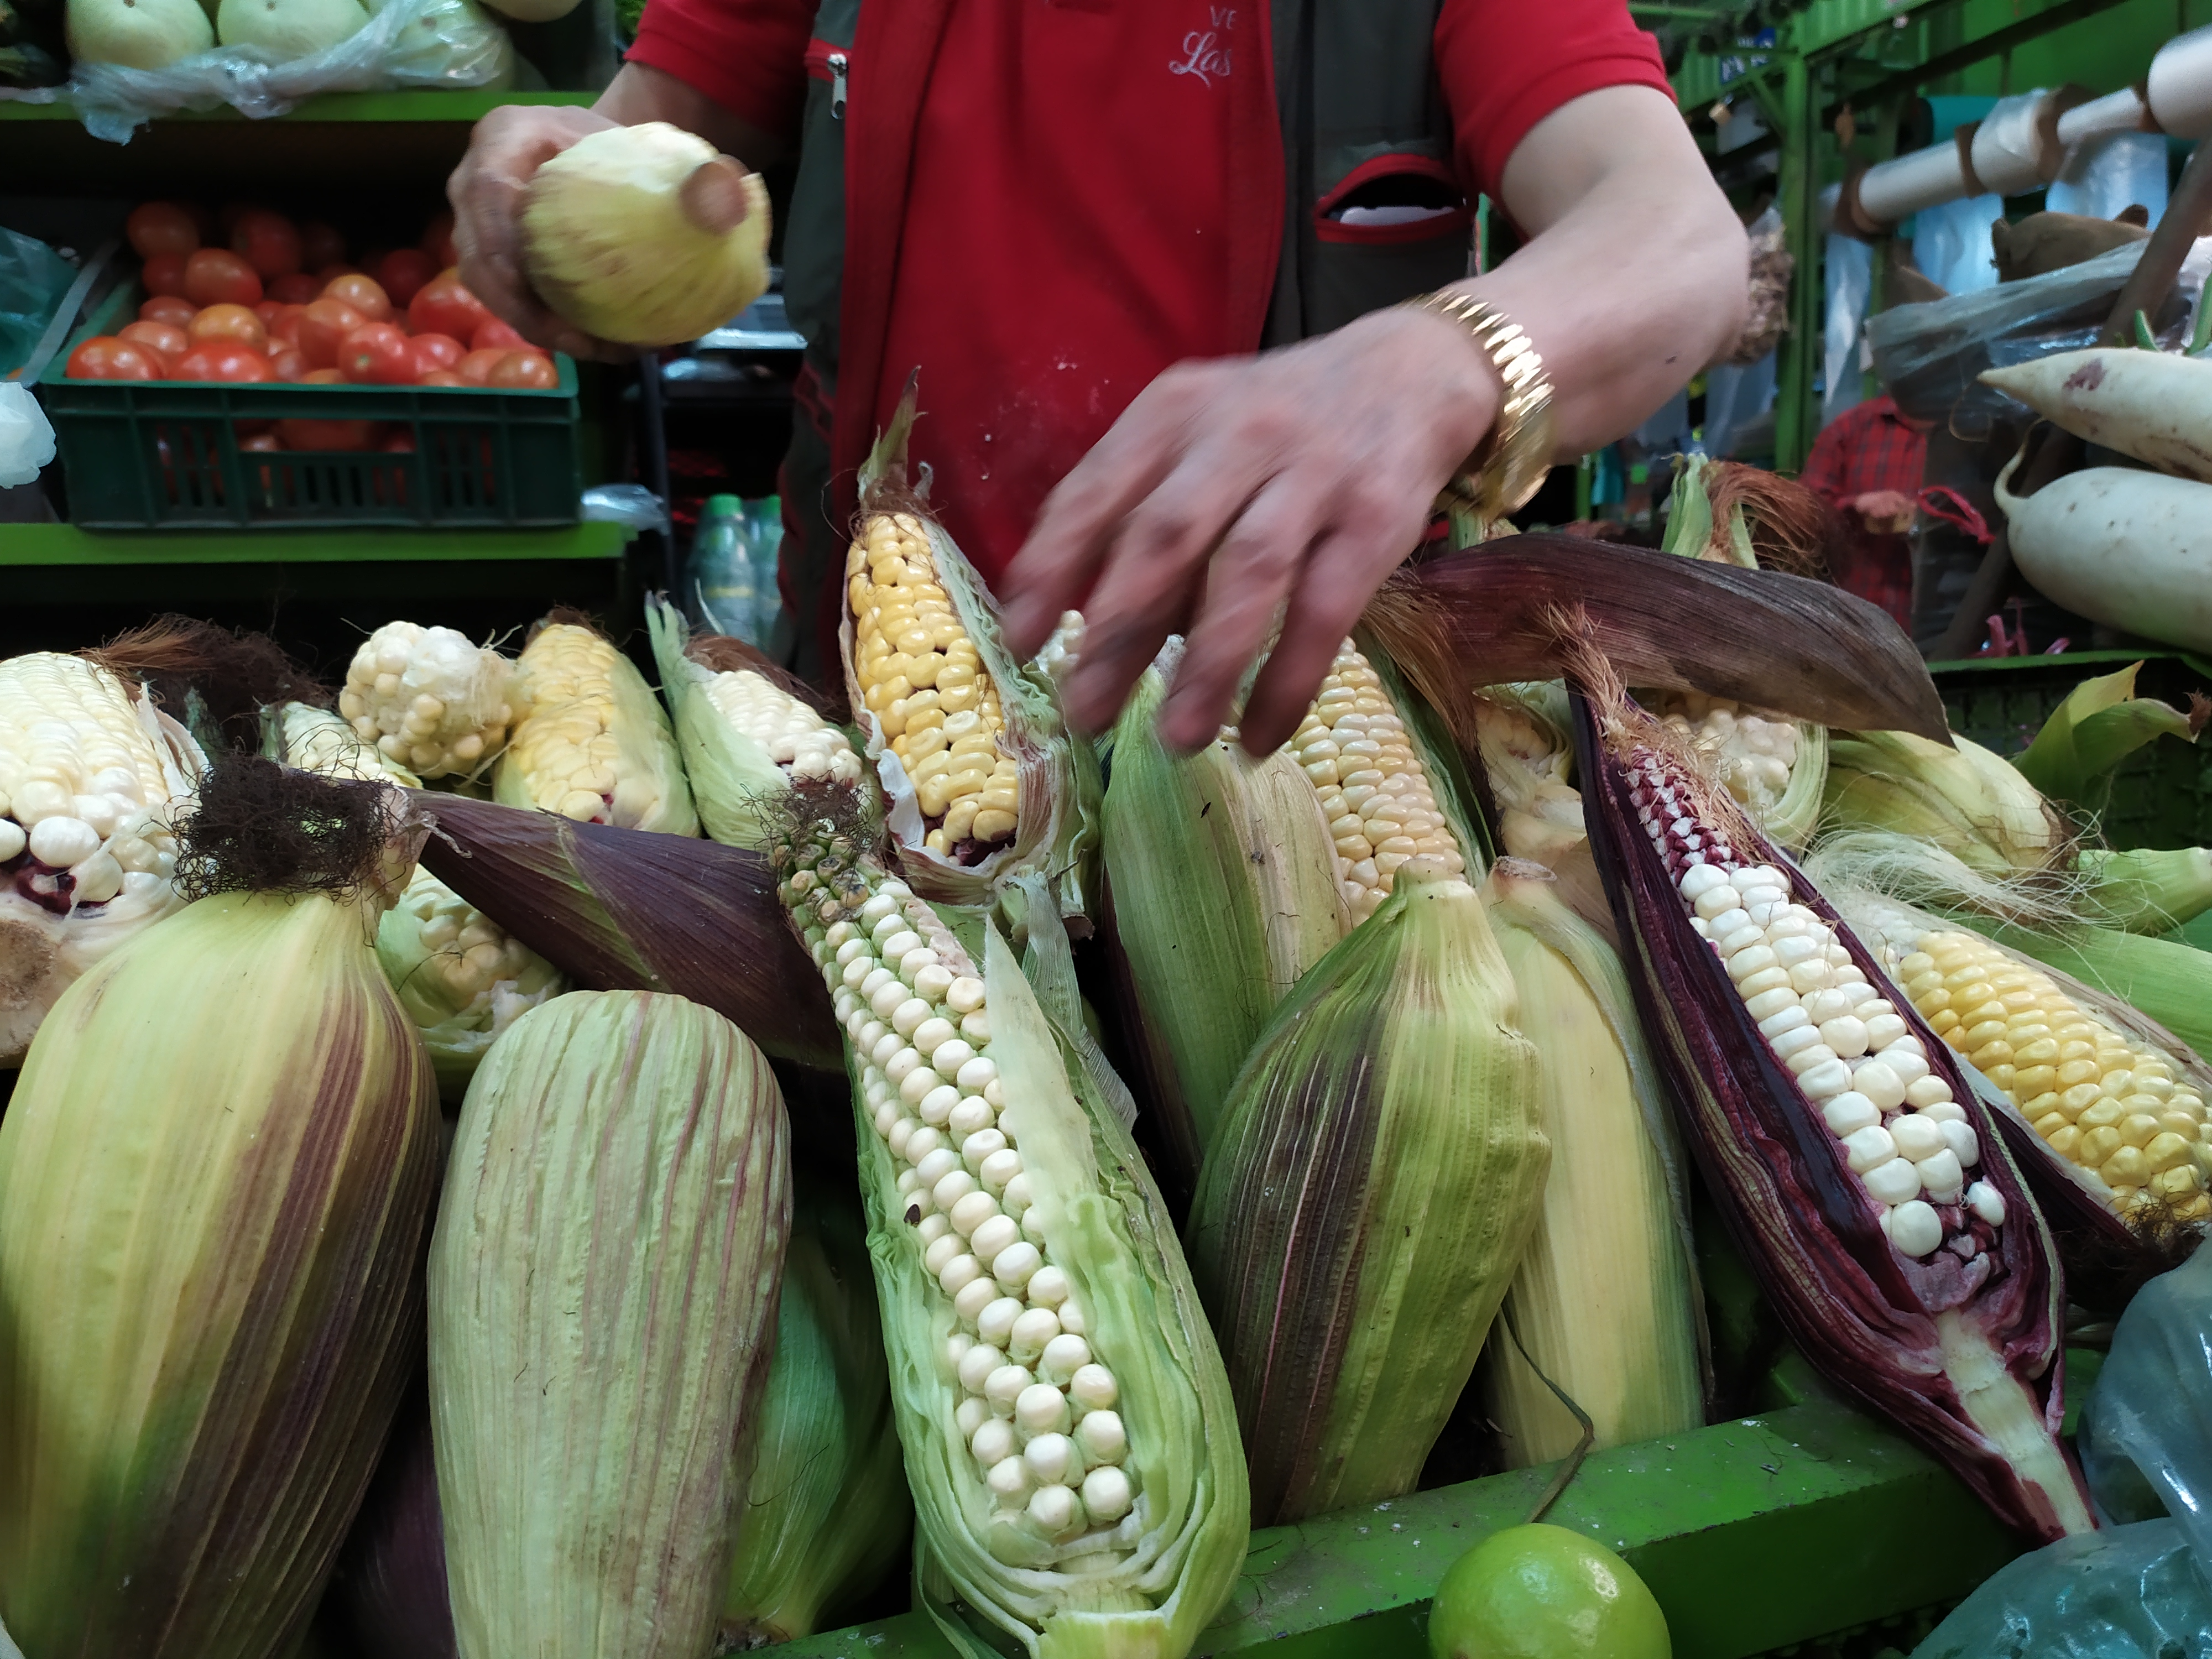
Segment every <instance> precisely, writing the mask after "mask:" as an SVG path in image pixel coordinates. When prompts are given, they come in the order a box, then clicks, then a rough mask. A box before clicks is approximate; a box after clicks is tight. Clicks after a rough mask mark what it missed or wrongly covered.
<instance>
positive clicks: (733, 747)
mask: <svg viewBox="0 0 2212 1659" xmlns="http://www.w3.org/2000/svg"><path fill="white" fill-rule="evenodd" d="M646 623H647V627H648V628H649V629H650V630H651V631H652V635H653V657H654V660H655V661H656V662H657V663H658V664H659V668H660V684H661V690H663V691H664V692H665V694H666V695H667V697H668V707H669V712H670V714H671V717H672V719H673V721H674V724H675V727H676V742H677V746H678V748H679V749H680V750H682V751H683V754H684V770H685V772H686V774H687V775H689V777H690V783H691V793H692V796H693V799H695V801H696V804H697V805H698V809H699V817H700V819H701V821H702V823H704V824H705V826H706V830H707V833H708V835H709V836H713V837H714V839H715V840H716V841H719V842H722V843H724V844H725V845H726V846H730V847H744V848H750V849H751V850H753V851H755V852H765V851H766V850H767V849H768V848H769V846H770V845H771V844H772V842H773V841H774V839H775V829H776V826H777V819H778V817H779V816H780V814H781V813H782V812H783V811H784V810H785V809H784V806H783V800H784V797H785V796H786V795H787V794H788V793H790V791H791V788H792V786H793V784H794V783H814V784H817V785H819V784H836V785H842V786H843V787H847V788H848V789H851V790H853V791H854V792H855V793H856V795H857V794H858V793H860V792H861V788H862V786H861V777H860V756H859V755H858V754H856V753H855V752H854V749H853V744H852V740H851V739H850V738H848V737H847V736H846V735H845V733H844V732H842V731H841V730H840V729H839V728H838V727H836V726H832V725H831V724H830V723H829V721H828V720H825V719H823V717H822V715H821V714H819V713H817V711H816V710H815V709H814V708H813V707H812V706H811V704H809V703H806V702H802V701H801V700H800V699H799V698H798V697H796V696H793V695H792V694H791V693H790V692H789V691H787V690H784V689H783V688H782V687H781V686H780V685H778V684H775V682H774V681H773V680H771V679H770V678H768V676H767V675H766V674H765V673H763V671H761V668H760V667H757V666H750V665H748V666H744V667H723V668H721V669H720V671H717V670H716V668H714V667H710V666H708V664H707V663H705V662H703V661H701V660H699V659H698V658H697V657H696V656H695V655H693V654H690V653H687V652H686V650H685V648H684V647H685V644H686V640H685V630H684V617H683V613H682V612H680V611H678V610H677V609H676V608H675V607H674V606H673V605H670V604H668V603H667V602H666V601H665V600H664V599H660V598H659V597H658V596H655V597H654V598H653V599H649V600H648V601H647V605H646ZM708 643H709V641H705V640H702V641H700V642H699V644H700V646H701V647H706V646H707V645H708ZM701 654H704V653H703V651H702V653H701Z"/></svg>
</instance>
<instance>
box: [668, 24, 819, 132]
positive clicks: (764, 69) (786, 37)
mask: <svg viewBox="0 0 2212 1659" xmlns="http://www.w3.org/2000/svg"><path fill="white" fill-rule="evenodd" d="M813 24H814V5H813V0H649V3H648V4H647V6H646V9H645V15H644V16H643V17H641V19H639V21H638V28H637V42H636V44H635V46H631V47H630V49H629V62H631V63H633V64H644V65H645V66H646V67H647V69H657V70H661V71H662V72H663V73H665V74H668V75H672V76H675V77H676V78H677V79H678V80H679V81H681V82H684V84H685V85H686V86H689V87H690V88H693V89H694V90H695V91H697V92H700V93H702V94H705V95H706V96H707V97H708V98H711V99H713V100H714V101H715V102H716V103H717V104H720V106H722V107H723V108H724V109H726V110H727V111H729V112H730V113H731V114H732V115H735V116H737V117H738V118H740V119H743V120H746V121H750V122H751V123H752V125H755V126H757V127H758V128H760V129H761V130H762V131H764V132H772V133H779V134H786V135H788V134H790V133H792V132H794V131H797V128H798V125H799V105H800V103H801V101H802V100H804V98H805V92H806V41H807V37H808V35H809V34H810V33H811V31H812V28H813Z"/></svg>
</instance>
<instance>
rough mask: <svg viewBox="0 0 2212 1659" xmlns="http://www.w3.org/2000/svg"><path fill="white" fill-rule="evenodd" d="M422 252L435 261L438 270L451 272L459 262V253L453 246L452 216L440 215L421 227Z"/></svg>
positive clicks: (447, 214)
mask: <svg viewBox="0 0 2212 1659" xmlns="http://www.w3.org/2000/svg"><path fill="white" fill-rule="evenodd" d="M422 251H423V252H425V253H427V254H428V255H429V256H430V257H431V258H433V259H435V260H436V261H437V268H438V269H439V270H452V269H453V267H454V266H455V265H457V264H460V262H461V251H460V249H459V248H458V247H456V246H453V215H452V214H450V213H441V214H439V215H437V216H435V217H434V218H433V219H432V220H431V221H430V222H429V223H428V224H427V225H425V226H423V227H422Z"/></svg>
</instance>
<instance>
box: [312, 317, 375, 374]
mask: <svg viewBox="0 0 2212 1659" xmlns="http://www.w3.org/2000/svg"><path fill="white" fill-rule="evenodd" d="M367 321H368V318H366V317H364V316H362V314H361V313H359V312H358V311H356V310H355V309H354V308H353V307H351V306H349V305H347V304H346V303H345V302H344V301H342V300H318V301H315V302H314V303H313V305H311V306H307V307H302V308H301V312H300V322H299V326H298V328H297V329H296V330H295V338H296V340H297V343H298V344H299V348H300V349H301V352H302V353H303V354H304V355H305V356H306V357H307V361H308V362H310V363H313V365H314V366H315V367H316V368H330V367H331V364H333V363H335V362H337V360H338V347H339V346H340V345H342V344H343V343H344V341H345V337H346V336H347V335H349V334H350V333H352V332H353V331H354V330H356V329H357V328H359V327H360V326H361V325H362V324H363V323H365V322H367Z"/></svg>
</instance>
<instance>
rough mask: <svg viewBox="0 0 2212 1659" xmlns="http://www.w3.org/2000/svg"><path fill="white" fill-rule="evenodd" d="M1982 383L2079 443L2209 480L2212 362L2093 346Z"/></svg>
mask: <svg viewBox="0 0 2212 1659" xmlns="http://www.w3.org/2000/svg"><path fill="white" fill-rule="evenodd" d="M1981 378H1982V384H1983V385H1984V386H1995V387H1996V389H1997V390H1998V391H2000V392H2004V393H2006V394H2008V396H2010V397H2014V398H2019V399H2020V401H2021V402H2022V403H2024V404H2027V406H2028V407H2029V408H2030V409H2032V410H2034V411H2035V412H2036V413H2037V414H2039V415H2040V416H2043V417H2044V418H2045V419H2046V420H2048V421H2051V422H2053V423H2055V424H2056V425H2058V426H2060V427H2063V428H2065V429H2066V430H2067V431H2069V432H2070V433H2072V434H2073V435H2075V437H2077V438H2084V439H2087V441H2089V442H2091V443H2093V444H2102V445H2103V446H2104V447H2106V448H2107V449H2117V450H2118V451H2119V452H2120V453H2122V454H2123V455H2132V456H2134V457H2135V459H2137V460H2139V461H2147V462H2148V463H2149V464H2150V465H2153V466H2155V467H2158V468H2160V469H2161V470H2162V471H2167V472H2172V473H2176V474H2178V475H2179V476H2180V477H2185V478H2195V479H2197V480H2198V481H2199V482H2205V483H2212V362H2203V361H2200V360H2199V359H2197V358H2195V357H2181V356H2175V355H2173V354H2172V353H2171V352H2165V351H2139V350H2134V349H2124V348H2112V347H2096V348H2093V349H2089V350H2087V351H2061V352H2057V353H2055V354H2053V355H2052V356H2048V357H2038V358H2037V359H2035V360H2034V361H2033V362H2026V363H2015V364H2014V365H2013V366H2012V367H2010V368H1989V369H1984V370H1983V371H1982V377H1981ZM2089 614H2090V613H2089V612H2087V611H2083V612H2082V615H2084V616H2087V615H2089Z"/></svg>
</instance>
